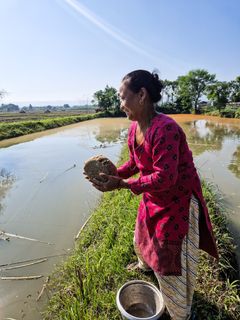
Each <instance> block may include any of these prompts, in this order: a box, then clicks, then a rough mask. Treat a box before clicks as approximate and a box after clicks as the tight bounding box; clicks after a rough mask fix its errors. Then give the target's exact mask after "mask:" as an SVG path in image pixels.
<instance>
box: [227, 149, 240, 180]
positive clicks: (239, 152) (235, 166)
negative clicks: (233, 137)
mask: <svg viewBox="0 0 240 320" xmlns="http://www.w3.org/2000/svg"><path fill="white" fill-rule="evenodd" d="M228 169H229V170H230V171H231V172H232V173H233V174H234V175H235V176H236V177H237V178H240V146H237V149H236V151H235V152H234V153H233V155H232V160H231V163H230V165H229V166H228Z"/></svg>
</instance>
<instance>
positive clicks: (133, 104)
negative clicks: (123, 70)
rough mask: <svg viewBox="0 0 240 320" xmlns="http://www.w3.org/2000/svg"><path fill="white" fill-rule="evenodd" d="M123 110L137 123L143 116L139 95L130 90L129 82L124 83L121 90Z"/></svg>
mask: <svg viewBox="0 0 240 320" xmlns="http://www.w3.org/2000/svg"><path fill="white" fill-rule="evenodd" d="M119 97H120V101H121V106H120V108H121V110H122V111H123V112H125V113H126V115H127V117H128V119H129V120H133V121H137V120H138V119H139V116H141V104H140V95H139V93H134V92H133V91H131V90H130V89H129V88H128V81H124V82H122V84H121V86H120V89H119Z"/></svg>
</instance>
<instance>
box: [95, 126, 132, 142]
mask: <svg viewBox="0 0 240 320" xmlns="http://www.w3.org/2000/svg"><path fill="white" fill-rule="evenodd" d="M127 131H128V130H127V129H126V128H114V129H113V128H110V129H107V128H105V127H102V126H101V127H99V132H98V133H97V134H96V136H95V138H96V140H98V141H99V142H101V143H103V144H110V143H116V142H121V141H123V140H124V139H125V138H126V136H127Z"/></svg>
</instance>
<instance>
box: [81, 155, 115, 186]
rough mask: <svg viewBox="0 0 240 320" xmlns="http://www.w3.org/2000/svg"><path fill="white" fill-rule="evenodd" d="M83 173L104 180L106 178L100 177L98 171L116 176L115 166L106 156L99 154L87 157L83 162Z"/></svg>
mask: <svg viewBox="0 0 240 320" xmlns="http://www.w3.org/2000/svg"><path fill="white" fill-rule="evenodd" d="M83 170H84V173H85V174H86V175H87V176H88V177H89V178H90V179H92V178H95V179H98V180H99V181H106V178H104V177H101V176H100V175H99V174H100V173H105V174H107V175H111V176H117V168H116V166H115V165H114V164H113V163H112V161H111V160H109V159H108V158H106V157H104V156H102V155H99V156H94V157H91V158H90V159H88V160H87V161H86V162H85V164H84V168H83Z"/></svg>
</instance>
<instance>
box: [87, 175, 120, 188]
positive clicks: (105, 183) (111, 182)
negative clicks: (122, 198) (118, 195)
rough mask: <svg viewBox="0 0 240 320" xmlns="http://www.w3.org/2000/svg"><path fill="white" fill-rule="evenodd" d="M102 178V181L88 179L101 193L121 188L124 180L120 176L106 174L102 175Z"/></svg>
mask: <svg viewBox="0 0 240 320" xmlns="http://www.w3.org/2000/svg"><path fill="white" fill-rule="evenodd" d="M100 177H101V178H102V181H100V180H98V179H94V178H92V179H90V178H88V180H89V181H90V182H91V183H92V185H93V186H94V187H95V188H96V189H98V190H99V191H102V192H106V191H112V190H115V189H118V188H120V187H121V186H120V184H121V181H122V179H121V178H120V177H118V176H111V175H107V174H105V173H100Z"/></svg>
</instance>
